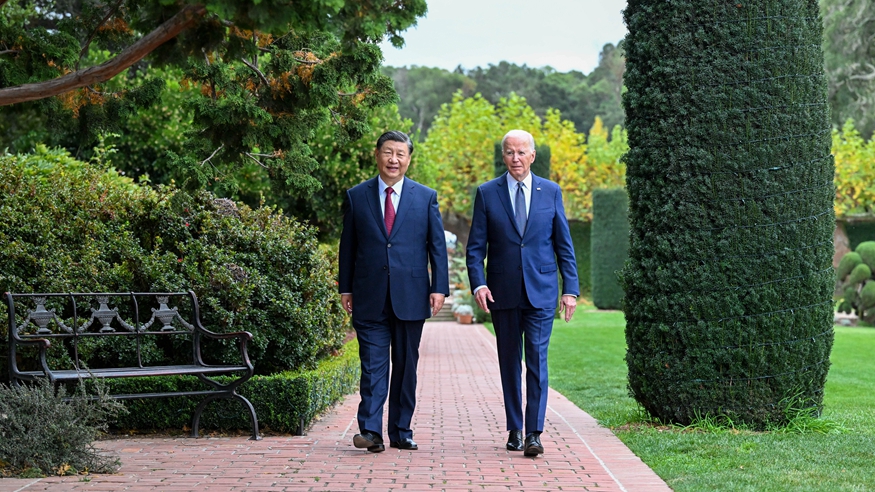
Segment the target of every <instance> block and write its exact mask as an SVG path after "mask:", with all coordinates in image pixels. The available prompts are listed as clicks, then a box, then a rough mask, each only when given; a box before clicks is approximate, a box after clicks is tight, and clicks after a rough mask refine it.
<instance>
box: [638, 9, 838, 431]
mask: <svg viewBox="0 0 875 492" xmlns="http://www.w3.org/2000/svg"><path fill="white" fill-rule="evenodd" d="M624 16H625V21H626V24H627V26H628V29H629V32H628V35H627V37H626V41H625V49H626V57H627V58H626V75H625V83H626V87H627V88H628V92H627V93H626V94H625V95H624V100H623V104H624V107H625V110H626V125H627V130H628V135H629V146H630V150H629V152H628V153H627V155H626V156H625V162H626V165H627V181H626V185H627V191H628V192H629V200H630V205H629V206H630V219H631V234H630V236H631V237H630V240H631V242H630V252H629V254H630V262H629V263H627V268H625V269H624V271H623V283H624V288H625V291H626V302H625V307H624V310H625V314H626V319H627V329H626V341H627V344H628V352H627V364H628V369H629V386H630V389H631V392H632V395H633V396H634V398H635V399H636V400H637V401H638V402H639V403H640V404H641V405H642V406H643V407H644V408H645V409H646V410H647V411H649V412H650V413H651V414H652V415H654V416H656V417H658V418H660V419H663V420H667V421H673V422H678V423H681V424H685V423H689V422H690V421H691V420H693V419H695V418H696V417H697V416H707V415H712V416H727V417H730V418H731V419H732V420H733V421H735V422H742V423H746V424H748V425H749V426H751V427H753V428H763V427H766V426H767V425H768V424H769V423H772V424H780V423H781V422H785V421H786V419H787V415H786V414H785V413H784V409H785V408H786V407H787V406H788V405H787V404H788V403H793V404H794V405H796V406H798V405H800V404H801V405H802V406H803V407H805V408H814V409H819V408H820V405H821V404H822V399H823V387H824V382H825V379H826V374H827V370H828V368H829V354H830V349H831V346H832V341H833V329H832V318H833V306H832V300H831V294H832V291H833V286H834V281H835V280H834V273H833V270H832V268H831V259H832V255H833V247H832V233H833V228H834V225H835V219H834V212H833V207H832V203H833V197H834V194H835V192H834V187H833V173H834V165H833V160H832V157H831V155H830V127H829V118H828V113H829V108H828V107H827V99H826V79H825V78H824V73H823V54H822V51H821V32H822V27H821V20H820V17H819V13H818V4H817V2H815V1H805V2H800V1H798V0H765V1H761V2H713V1H704V0H672V1H671V2H655V1H644V0H630V1H629V4H628V7H627V9H626V10H625V12H624Z"/></svg>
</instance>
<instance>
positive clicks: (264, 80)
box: [240, 58, 270, 87]
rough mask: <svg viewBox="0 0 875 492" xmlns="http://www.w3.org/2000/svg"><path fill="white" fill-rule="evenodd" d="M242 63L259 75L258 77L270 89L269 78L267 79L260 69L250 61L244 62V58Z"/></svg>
mask: <svg viewBox="0 0 875 492" xmlns="http://www.w3.org/2000/svg"><path fill="white" fill-rule="evenodd" d="M240 61H242V62H243V64H244V65H246V66H247V67H249V68H251V69H252V70H253V71H254V72H255V73H257V74H258V77H259V78H260V79H261V81H262V82H264V85H265V87H270V82H268V81H267V77H265V76H264V74H263V73H261V70H259V69H258V67H256V66H255V65H253V64H251V63H249V62H248V61H246V60H244V59H243V58H241V59H240Z"/></svg>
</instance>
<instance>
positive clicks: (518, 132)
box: [501, 130, 535, 152]
mask: <svg viewBox="0 0 875 492" xmlns="http://www.w3.org/2000/svg"><path fill="white" fill-rule="evenodd" d="M509 137H525V138H527V139H528V140H529V148H530V149H532V150H535V137H533V136H532V134H531V133H529V132H527V131H525V130H511V131H509V132H507V133H505V134H504V138H502V139H501V151H502V152H504V143H505V142H507V139H508V138H509Z"/></svg>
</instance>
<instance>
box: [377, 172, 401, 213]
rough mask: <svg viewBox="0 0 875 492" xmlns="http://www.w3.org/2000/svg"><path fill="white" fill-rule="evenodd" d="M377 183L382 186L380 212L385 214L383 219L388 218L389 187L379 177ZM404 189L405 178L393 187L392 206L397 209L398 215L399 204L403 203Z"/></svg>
mask: <svg viewBox="0 0 875 492" xmlns="http://www.w3.org/2000/svg"><path fill="white" fill-rule="evenodd" d="M377 183H378V184H379V186H380V210H381V211H382V212H383V217H384V218H385V217H386V188H388V187H389V185H387V184H386V183H384V182H383V178H381V177H378V178H377ZM403 188H404V177H403V176H402V177H401V179H400V180H399V181H398V182H397V183H395V184H394V185H392V191H393V193H392V206H393V207H395V213H396V214H397V213H398V202H400V201H401V190H402V189H403Z"/></svg>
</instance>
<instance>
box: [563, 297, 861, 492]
mask: <svg viewBox="0 0 875 492" xmlns="http://www.w3.org/2000/svg"><path fill="white" fill-rule="evenodd" d="M624 327H625V322H624V319H623V314H622V313H620V312H603V311H595V310H592V309H587V308H581V309H578V312H577V314H576V315H575V317H574V319H573V320H572V322H571V323H567V324H566V323H564V322H559V321H557V322H556V323H555V325H554V329H553V337H552V339H551V343H550V357H549V362H550V386H552V387H553V388H554V389H556V390H558V391H559V392H560V393H562V394H563V395H565V396H566V397H568V398H569V399H570V400H571V401H573V402H574V403H575V404H576V405H577V406H579V407H580V408H582V409H583V410H585V411H586V412H588V413H589V414H590V415H592V416H593V417H595V418H596V419H598V420H599V422H600V423H601V424H602V425H604V426H607V427H610V428H611V429H612V430H613V431H614V433H615V434H616V435H617V436H618V437H619V438H620V439H621V440H622V441H623V442H624V443H625V444H626V445H627V446H629V448H630V449H631V450H632V451H633V452H634V453H635V454H636V455H638V456H639V457H640V458H641V459H642V460H643V461H644V462H645V463H647V464H648V465H649V466H650V467H651V468H653V470H654V471H655V472H656V473H657V474H658V475H659V476H660V477H662V478H663V479H664V480H665V481H666V482H667V483H668V484H669V486H670V487H671V488H672V489H674V490H676V491H706V490H707V491H718V490H721V491H722V490H727V491H730V490H731V491H758V492H759V491H794V492H795V491H798V490H806V491H830V492H832V491H864V490H875V473H873V463H875V391H873V389H875V358H873V356H872V354H873V353H875V330H872V329H868V328H841V327H837V328H836V339H835V345H834V346H833V352H832V357H831V360H832V367H831V369H830V372H829V376H828V379H827V384H826V394H825V398H824V411H823V417H822V418H821V419H814V418H811V417H810V416H807V417H806V416H804V415H802V416H800V417H799V419H798V422H797V423H798V426H797V427H798V428H796V429H785V430H782V431H777V432H750V431H745V430H740V429H732V428H727V427H726V426H721V425H716V424H715V423H713V422H712V423H711V424H714V425H711V424H709V423H708V422H707V421H704V422H701V423H700V425H697V426H694V427H688V428H680V427H671V426H658V425H652V424H648V423H646V416H645V415H642V413H641V412H640V410H639V409H638V407H637V405H636V404H635V401H634V400H633V399H632V398H630V397H629V396H628V392H627V389H626V364H625V361H624V359H623V358H624V356H625V353H626V343H625V335H624Z"/></svg>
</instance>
